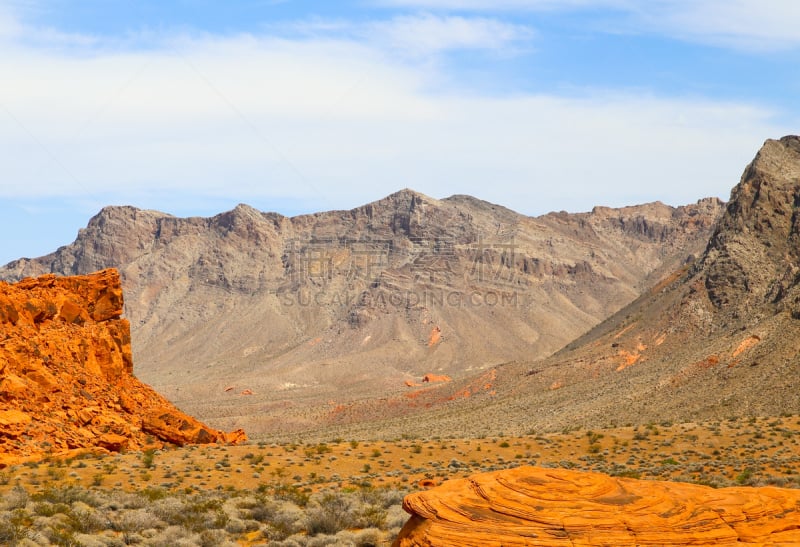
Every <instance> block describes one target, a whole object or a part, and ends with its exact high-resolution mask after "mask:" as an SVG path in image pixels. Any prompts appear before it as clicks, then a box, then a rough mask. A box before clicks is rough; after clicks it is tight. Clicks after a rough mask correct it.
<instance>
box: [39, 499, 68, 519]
mask: <svg viewBox="0 0 800 547" xmlns="http://www.w3.org/2000/svg"><path fill="white" fill-rule="evenodd" d="M33 512H34V514H36V515H39V516H41V517H52V516H53V515H57V514H59V513H61V514H64V515H66V514H67V513H68V512H69V505H67V504H65V503H48V502H46V501H42V502H39V503H36V504H35V505H34V506H33Z"/></svg>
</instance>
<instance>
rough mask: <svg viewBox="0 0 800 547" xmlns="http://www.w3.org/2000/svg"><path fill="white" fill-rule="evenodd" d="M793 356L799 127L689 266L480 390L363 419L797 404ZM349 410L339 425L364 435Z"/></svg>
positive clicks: (763, 159)
mask: <svg viewBox="0 0 800 547" xmlns="http://www.w3.org/2000/svg"><path fill="white" fill-rule="evenodd" d="M799 356H800V138H799V137H794V136H790V137H784V138H782V139H780V140H769V141H767V142H766V143H765V144H764V146H763V148H762V149H761V150H760V151H759V152H758V155H757V156H756V157H755V159H754V160H753V162H752V163H751V164H750V165H749V166H748V167H747V168H746V169H745V172H744V174H743V176H742V179H741V182H740V183H739V184H738V185H737V186H736V187H735V188H734V189H733V192H732V194H731V200H730V202H729V203H728V205H727V208H726V211H725V213H724V214H723V216H722V217H721V219H720V221H719V223H718V226H717V227H716V229H715V230H714V233H713V234H712V236H711V238H710V241H709V243H708V245H707V248H706V250H705V252H704V253H703V254H702V256H701V257H699V258H698V260H697V261H695V262H694V263H693V264H691V265H686V266H684V267H683V268H680V269H678V270H677V271H675V272H674V273H673V274H672V275H671V276H668V277H666V278H665V279H664V280H663V281H662V282H660V283H658V284H656V285H655V286H654V287H653V288H652V289H650V290H649V291H647V292H646V293H645V294H644V295H642V296H641V297H640V298H638V299H637V300H636V301H635V302H633V303H632V304H631V305H629V306H627V307H626V308H624V309H623V310H621V311H620V312H619V313H617V314H615V315H614V316H612V317H610V318H609V319H608V320H606V321H604V322H603V323H601V324H600V325H598V326H597V327H596V328H594V329H593V330H592V331H590V332H589V333H587V334H586V335H584V336H582V337H581V338H579V339H577V340H575V341H574V342H572V343H570V344H569V345H568V346H567V347H566V348H564V349H563V350H562V351H560V352H558V353H557V354H555V355H554V356H552V357H550V358H548V359H544V360H541V361H538V362H536V361H525V362H516V363H511V364H509V365H506V366H502V367H498V368H497V369H495V370H494V371H493V372H492V373H491V376H487V379H490V382H488V383H489V384H491V389H483V388H482V387H481V386H480V385H477V384H476V383H475V382H472V383H466V382H463V383H462V382H455V383H453V384H450V385H448V386H444V387H441V388H437V389H428V390H425V391H423V392H421V393H419V394H418V395H417V396H416V397H415V405H416V406H415V407H413V408H409V405H407V404H406V405H405V406H404V407H403V408H404V410H403V412H400V411H398V412H395V416H396V417H395V418H394V419H393V420H387V421H386V422H384V423H381V424H375V423H373V424H370V425H369V426H368V427H369V428H370V430H372V431H381V433H382V434H384V435H386V436H392V435H398V434H401V433H416V434H419V433H422V432H426V431H431V430H435V431H447V432H448V433H452V434H454V435H462V436H471V435H481V434H497V432H499V431H504V432H528V431H537V430H542V429H561V428H565V427H575V426H585V427H600V426H603V425H609V424H613V423H616V424H620V425H622V424H626V423H634V424H637V423H638V424H642V423H648V422H655V423H659V422H663V421H695V420H702V419H721V418H726V417H732V416H777V415H780V414H783V413H787V412H788V413H797V412H800V374H798V373H799V372H800V357H799ZM465 393H467V394H469V395H470V396H469V397H466V396H464V394H465ZM426 405H431V408H432V409H433V410H428V411H427V412H425V413H418V414H415V409H416V408H425V406H426ZM387 406H389V407H391V406H392V405H387ZM401 406H402V405H401ZM362 413H365V411H364V409H362V408H359V407H357V406H356V407H353V408H350V409H349V410H348V414H349V415H352V416H357V415H359V414H362ZM366 413H368V412H366ZM357 421H358V420H357V419H348V420H343V421H342V425H343V427H349V428H350V430H349V433H350V434H353V435H359V434H365V433H364V432H365V431H367V430H366V429H365V428H361V427H357V426H355V425H353V424H355V423H357Z"/></svg>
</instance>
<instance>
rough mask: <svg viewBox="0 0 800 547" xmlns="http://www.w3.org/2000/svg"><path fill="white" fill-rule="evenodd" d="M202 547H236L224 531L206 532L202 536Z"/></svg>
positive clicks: (200, 543)
mask: <svg viewBox="0 0 800 547" xmlns="http://www.w3.org/2000/svg"><path fill="white" fill-rule="evenodd" d="M199 545H200V547H236V543H234V542H232V541H230V540H229V539H228V536H227V534H225V532H223V531H222V530H205V531H204V532H202V533H201V534H200V538H199Z"/></svg>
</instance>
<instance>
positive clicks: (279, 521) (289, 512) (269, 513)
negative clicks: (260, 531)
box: [253, 501, 304, 541]
mask: <svg viewBox="0 0 800 547" xmlns="http://www.w3.org/2000/svg"><path fill="white" fill-rule="evenodd" d="M253 519H254V520H257V521H259V522H262V523H264V524H266V525H267V528H266V530H265V531H264V537H265V538H266V539H270V540H273V541H280V540H285V539H286V538H288V537H289V536H291V535H293V534H296V533H297V532H299V531H300V530H302V528H303V520H304V513H303V511H302V510H301V509H300V508H299V507H297V506H296V505H294V504H293V503H291V502H286V501H284V502H275V501H268V502H265V503H264V504H262V505H261V506H259V507H257V508H254V509H253Z"/></svg>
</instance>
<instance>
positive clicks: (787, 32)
mask: <svg viewBox="0 0 800 547" xmlns="http://www.w3.org/2000/svg"><path fill="white" fill-rule="evenodd" d="M377 3H378V4H379V5H383V6H391V7H406V8H415V9H427V10H445V11H481V12H500V11H554V10H577V9H592V10H598V9H606V10H609V11H608V13H607V18H608V19H609V20H613V19H612V17H613V16H614V14H616V16H617V17H620V16H621V17H622V19H620V20H618V24H619V26H620V28H624V29H626V30H627V31H630V32H658V33H662V34H665V35H668V36H672V37H674V38H678V39H682V40H688V41H693V42H700V43H707V44H713V45H719V46H724V47H734V48H738V49H747V50H775V49H786V48H795V47H798V46H800V2H797V0H702V1H699V0H491V1H489V0H379V1H378V2H377Z"/></svg>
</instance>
